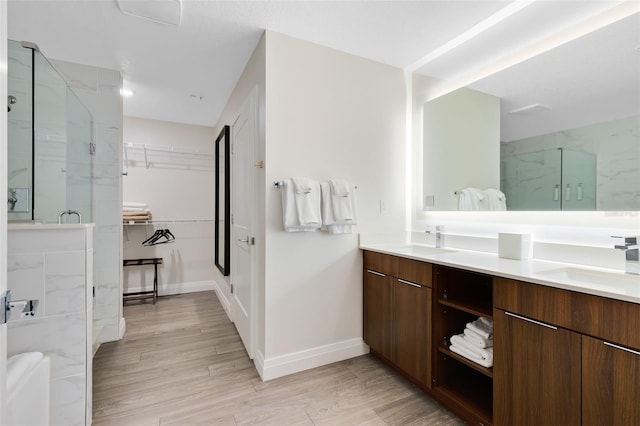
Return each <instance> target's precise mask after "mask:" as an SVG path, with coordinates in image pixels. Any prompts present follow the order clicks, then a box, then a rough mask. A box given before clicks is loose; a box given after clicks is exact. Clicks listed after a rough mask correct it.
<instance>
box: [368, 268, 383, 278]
mask: <svg viewBox="0 0 640 426" xmlns="http://www.w3.org/2000/svg"><path fill="white" fill-rule="evenodd" d="M367 272H368V273H370V274H373V275H377V276H379V277H386V275H385V274H383V273H380V272H376V271H372V270H371V269H367Z"/></svg>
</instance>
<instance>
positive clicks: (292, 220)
mask: <svg viewBox="0 0 640 426" xmlns="http://www.w3.org/2000/svg"><path fill="white" fill-rule="evenodd" d="M283 183H284V185H283V187H282V188H281V190H282V223H283V225H284V230H285V231H286V232H300V231H305V232H313V231H316V230H317V229H318V228H320V224H314V225H307V226H302V225H300V221H299V220H298V209H297V207H296V194H295V192H294V189H293V181H292V180H291V179H285V180H284V181H283Z"/></svg>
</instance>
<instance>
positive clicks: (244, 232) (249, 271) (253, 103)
mask: <svg viewBox="0 0 640 426" xmlns="http://www.w3.org/2000/svg"><path fill="white" fill-rule="evenodd" d="M257 93H258V92H257V90H253V91H252V92H251V94H250V95H249V97H248V98H247V100H246V101H245V102H244V104H243V106H242V109H241V111H240V114H239V115H238V118H236V120H235V122H234V123H233V125H232V127H231V144H232V149H231V157H232V161H231V171H232V177H231V186H232V189H231V192H232V202H231V207H232V225H231V226H232V232H231V234H232V239H233V240H232V241H233V245H232V247H233V248H232V254H231V260H232V265H231V285H232V292H233V296H232V302H231V303H232V304H233V320H234V322H235V325H236V328H237V329H238V334H240V337H241V338H242V342H243V343H244V347H245V348H246V350H247V353H248V354H249V357H250V358H252V359H253V355H254V350H255V346H256V344H255V338H256V332H255V328H256V327H255V325H254V322H255V319H256V315H255V297H256V295H255V294H256V292H255V290H254V283H255V277H254V271H255V268H254V265H255V261H254V258H255V254H254V253H253V252H254V246H253V244H254V226H255V215H254V204H255V203H254V198H255V194H256V185H255V172H254V170H255V169H254V160H255V154H254V153H255V152H256V151H257V149H256V146H257V141H258V128H257V104H258V102H257V100H258V99H257V96H258V95H257Z"/></svg>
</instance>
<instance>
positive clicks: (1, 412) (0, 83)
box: [0, 1, 8, 425]
mask: <svg viewBox="0 0 640 426" xmlns="http://www.w3.org/2000/svg"><path fill="white" fill-rule="evenodd" d="M6 99H7V2H5V1H3V2H0V100H2V102H6ZM7 154H8V152H7V107H6V105H5V104H2V105H0V194H3V195H6V194H7ZM6 289H7V207H6V204H4V205H2V207H1V208H0V294H2V293H3V292H4V291H5V290H6ZM0 309H3V310H4V306H0ZM0 314H4V312H3V311H2V312H0ZM6 377H7V325H6V324H0V425H3V424H5V415H6V414H5V413H6V412H7V410H6V403H7V389H6V385H7V380H6Z"/></svg>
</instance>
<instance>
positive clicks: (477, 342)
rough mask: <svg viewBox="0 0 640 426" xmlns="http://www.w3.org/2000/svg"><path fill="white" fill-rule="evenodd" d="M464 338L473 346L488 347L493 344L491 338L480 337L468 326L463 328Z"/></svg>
mask: <svg viewBox="0 0 640 426" xmlns="http://www.w3.org/2000/svg"><path fill="white" fill-rule="evenodd" d="M464 338H465V340H467V341H469V342H470V343H471V344H473V345H474V346H477V347H479V348H488V347H491V346H493V339H487V338H486V337H482V336H481V335H479V334H478V333H476V332H475V331H473V330H470V329H468V328H465V329H464Z"/></svg>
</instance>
